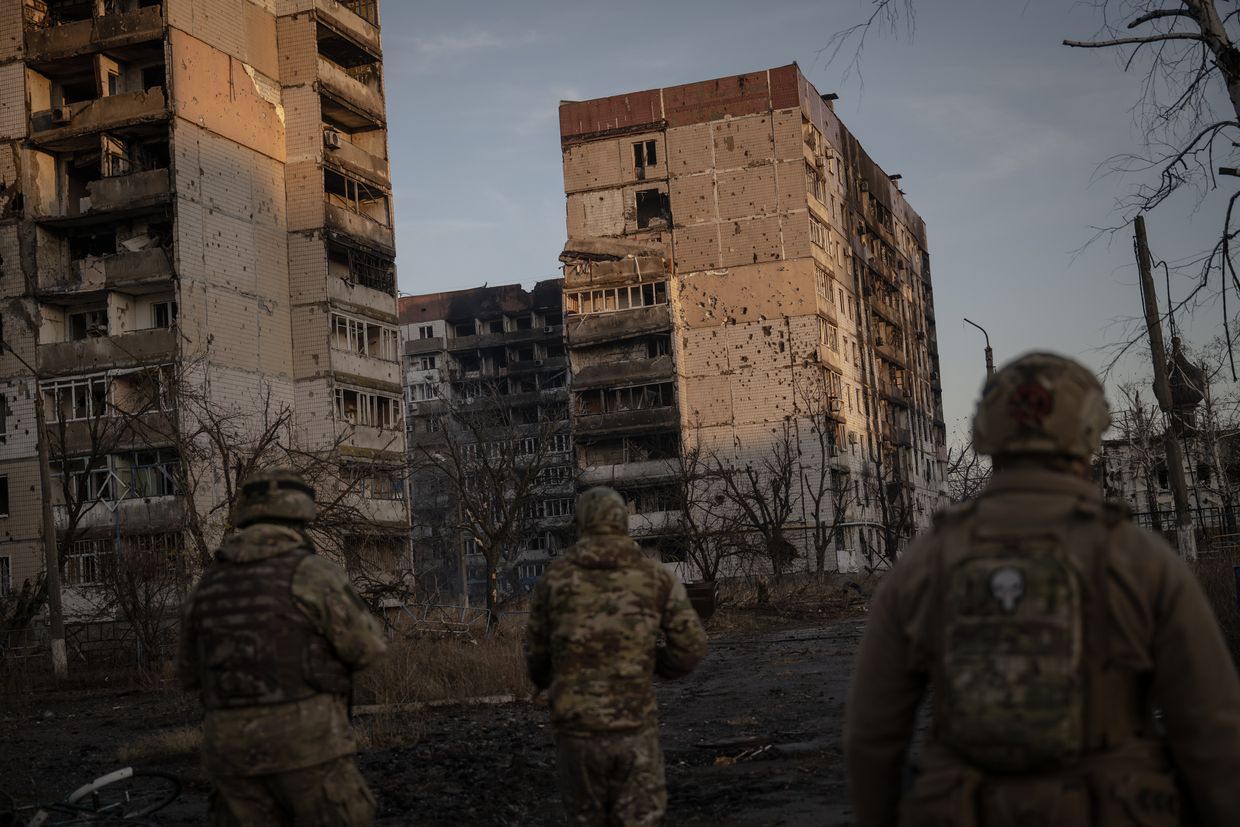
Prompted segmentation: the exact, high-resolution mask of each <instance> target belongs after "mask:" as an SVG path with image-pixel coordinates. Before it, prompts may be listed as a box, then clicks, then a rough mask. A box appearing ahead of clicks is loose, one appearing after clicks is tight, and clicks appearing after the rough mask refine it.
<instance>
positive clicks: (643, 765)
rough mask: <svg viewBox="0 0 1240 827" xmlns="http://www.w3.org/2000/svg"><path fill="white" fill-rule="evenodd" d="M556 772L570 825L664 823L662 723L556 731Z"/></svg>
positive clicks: (604, 826) (652, 826) (619, 826)
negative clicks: (621, 728)
mask: <svg viewBox="0 0 1240 827" xmlns="http://www.w3.org/2000/svg"><path fill="white" fill-rule="evenodd" d="M556 775H557V779H558V781H559V785H560V796H561V797H562V798H563V800H564V810H565V812H566V813H567V815H568V823H569V824H571V825H575V826H576V827H655V826H656V825H659V824H662V823H663V813H664V811H666V810H667V787H666V785H665V784H664V781H663V750H662V749H661V748H660V747H659V728H658V726H652V727H648V728H647V729H643V730H639V731H637V732H618V733H604V732H600V733H598V734H596V735H567V734H563V733H560V734H557V735H556Z"/></svg>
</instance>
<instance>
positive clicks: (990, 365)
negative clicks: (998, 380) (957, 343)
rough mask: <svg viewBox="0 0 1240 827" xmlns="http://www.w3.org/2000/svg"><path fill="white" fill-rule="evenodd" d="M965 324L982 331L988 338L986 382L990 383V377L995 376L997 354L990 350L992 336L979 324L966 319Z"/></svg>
mask: <svg viewBox="0 0 1240 827" xmlns="http://www.w3.org/2000/svg"><path fill="white" fill-rule="evenodd" d="M965 323H966V324H971V325H973V326H974V327H976V328H977V329H978V330H980V331H982V335H983V336H985V337H986V381H987V382H989V381H990V377H992V376H994V375H995V354H994V351H992V350H991V349H990V334H989V333H987V332H986V328H984V327H982V326H981V325H980V324H978V323H977V322H971V321H969V320H968V319H965Z"/></svg>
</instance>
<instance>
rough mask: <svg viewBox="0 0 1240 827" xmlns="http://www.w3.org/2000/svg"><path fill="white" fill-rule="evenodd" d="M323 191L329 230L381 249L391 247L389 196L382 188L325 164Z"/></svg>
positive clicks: (392, 242)
mask: <svg viewBox="0 0 1240 827" xmlns="http://www.w3.org/2000/svg"><path fill="white" fill-rule="evenodd" d="M323 193H324V209H325V212H326V216H325V218H326V222H327V224H326V226H327V229H328V231H329V232H335V233H342V234H344V235H346V236H349V237H351V238H353V239H355V240H357V241H360V242H362V243H363V244H366V245H369V246H372V247H377V248H379V249H382V250H392V249H393V248H394V243H395V242H394V238H393V235H392V213H391V209H390V204H389V196H388V193H387V191H386V190H385V189H384V188H383V187H380V186H378V185H376V184H374V183H371V182H367V181H366V180H364V179H362V178H359V177H357V176H354V175H349V174H347V173H343V172H340V171H338V170H334V169H331V168H330V167H324V169H323Z"/></svg>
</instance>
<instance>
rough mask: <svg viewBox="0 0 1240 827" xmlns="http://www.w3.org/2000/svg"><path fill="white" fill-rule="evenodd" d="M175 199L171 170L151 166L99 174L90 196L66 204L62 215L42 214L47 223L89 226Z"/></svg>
mask: <svg viewBox="0 0 1240 827" xmlns="http://www.w3.org/2000/svg"><path fill="white" fill-rule="evenodd" d="M171 199H172V188H171V187H170V186H169V178H168V170H166V169H151V170H146V171H145V172H134V173H130V174H129V175H116V176H113V177H110V178H99V179H97V180H95V181H90V182H89V183H87V184H86V196H85V197H84V198H80V199H78V200H77V201H76V203H75V202H73V201H72V200H70V201H69V202H68V203H66V204H64V205H63V208H62V211H61V213H60V214H59V215H51V216H42V217H40V218H39V221H41V222H42V223H44V224H50V225H53V226H85V225H89V224H100V223H112V222H114V221H117V220H119V219H122V218H128V217H130V216H134V215H140V214H142V213H147V212H151V211H153V210H157V209H159V208H162V207H166V206H167V205H168V204H169V203H170V202H171Z"/></svg>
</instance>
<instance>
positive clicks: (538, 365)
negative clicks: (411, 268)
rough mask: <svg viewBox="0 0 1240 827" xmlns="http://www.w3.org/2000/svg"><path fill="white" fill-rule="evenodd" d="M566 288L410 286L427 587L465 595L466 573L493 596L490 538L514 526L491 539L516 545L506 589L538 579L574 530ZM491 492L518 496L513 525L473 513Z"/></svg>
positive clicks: (500, 552) (509, 499)
mask: <svg viewBox="0 0 1240 827" xmlns="http://www.w3.org/2000/svg"><path fill="white" fill-rule="evenodd" d="M561 299H562V289H561V281H560V280H559V279H552V280H548V281H541V282H538V283H537V284H536V285H535V286H534V288H533V289H532V290H528V291H527V290H524V289H522V288H521V286H520V285H518V284H511V285H502V286H497V287H479V288H475V289H472V290H458V291H453V292H447V293H432V294H429V295H424V296H402V297H401V298H400V324H401V338H402V341H403V352H404V359H405V364H404V372H405V373H404V375H405V394H406V397H405V399H406V406H407V411H408V419H407V426H408V432H407V436H406V441H407V444H408V445H409V459H410V467H411V469H412V472H411V491H412V518H413V531H414V549H415V554H416V558H417V564H418V566H417V571H418V585H419V590H420V591H421V592H423V593H425V594H427V595H438V596H440V597H441V598H447V597H453V598H458V597H459V596H460V595H461V592H462V584H463V583H464V584H467V588H468V591H469V599H470V602H471V603H474V604H477V603H479V602H481V601H482V600H484V599H485V593H486V588H487V574H488V572H487V565H486V560H485V555H484V553H483V551H484V550H483V549H482V548H480V546H481V545H483V544H485V543H486V541H487V539H488V535H490V534H493V533H497V532H498V533H502V535H503V536H502V537H494V538H491V539H494V541H495V542H496V543H497V545H503V546H504V548H502V549H499V548H497V550H496V555H497V559H498V560H499V561H500V571H499V572H498V576H499V589H500V591H501V592H504V593H511V592H518V591H524V590H528V589H529V588H532V587H533V584H534V582H535V581H536V580H537V579H538V577H539V576H540V575H541V574H542V571H543V569H545V568H546V565H547V562H548V560H550V559H551V557H553V556H554V555H555V554H556V553H557V552H558V551H559V550H560V549H562V548H564V547H565V546H566V545H567V543H568V542H571V539H572V522H573V513H574V503H575V499H574V497H575V490H574V475H573V473H572V456H571V452H570V447H571V443H570V441H569V437H568V415H567V404H566V403H567V398H568V389H567V380H568V371H567V359H566V355H565V351H564V338H563V337H564V327H563V313H562V304H561ZM526 476H528V477H529V478H530V479H529V484H524V483H523V482H522V480H523V478H525V477H526ZM458 486H461V487H465V488H466V489H468V492H467V493H466V494H464V496H462V495H461V493H460V491H459V490H458ZM488 498H493V499H496V500H504V501H505V502H506V503H507V504H508V505H510V506H512V508H513V511H512V514H511V521H512V525H511V526H510V527H508V526H505V525H504V522H505V520H506V519H508V517H509V515H501V516H499V517H498V518H496V517H495V516H494V515H484V516H482V517H480V518H475V517H473V516H471V514H472V512H473V510H474V509H476V507H477V505H486V503H487V500H488ZM475 499H476V500H477V504H475V502H474V500H475ZM488 510H489V509H488ZM471 526H472V528H471Z"/></svg>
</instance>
